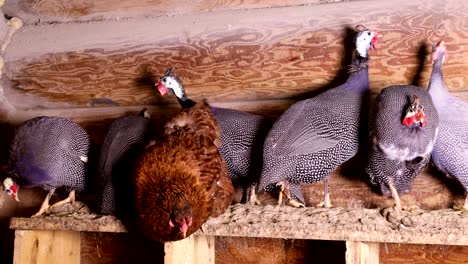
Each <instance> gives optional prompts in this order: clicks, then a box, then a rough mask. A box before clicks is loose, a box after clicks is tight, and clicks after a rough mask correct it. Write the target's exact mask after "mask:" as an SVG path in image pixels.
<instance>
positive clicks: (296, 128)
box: [259, 26, 380, 207]
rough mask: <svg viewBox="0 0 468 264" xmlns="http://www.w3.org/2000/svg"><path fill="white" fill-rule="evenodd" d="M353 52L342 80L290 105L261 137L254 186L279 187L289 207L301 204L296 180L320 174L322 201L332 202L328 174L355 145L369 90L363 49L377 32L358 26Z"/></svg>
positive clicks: (317, 177) (349, 155) (371, 43)
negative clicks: (259, 170) (261, 149)
mask: <svg viewBox="0 0 468 264" xmlns="http://www.w3.org/2000/svg"><path fill="white" fill-rule="evenodd" d="M356 29H357V33H356V38H355V44H356V46H355V54H354V57H353V61H352V63H351V65H350V68H349V71H350V76H349V77H348V79H347V81H346V82H345V83H344V84H342V85H340V86H338V87H336V88H333V89H330V90H328V91H326V92H324V93H322V94H320V95H318V96H315V97H313V98H311V99H307V100H304V101H301V102H298V103H296V104H294V105H293V106H291V107H290V108H289V109H288V110H287V111H286V112H285V113H284V114H283V115H282V116H280V118H279V119H278V120H277V121H276V123H275V124H274V125H273V127H272V129H271V130H270V132H269V133H268V136H267V139H266V141H265V146H264V153H263V160H264V165H263V170H262V174H261V179H260V184H259V189H260V190H261V191H262V190H266V191H272V190H274V189H275V188H276V186H280V187H281V189H282V191H281V192H280V199H279V201H278V203H281V200H282V194H283V193H284V195H286V197H287V198H288V199H289V202H290V203H291V204H292V205H293V206H304V198H303V195H302V192H301V190H300V183H314V182H318V181H320V180H323V179H325V196H324V201H323V205H324V206H326V207H329V206H331V204H330V199H329V195H328V183H327V180H326V178H327V176H328V175H329V174H330V173H331V172H333V171H334V170H335V169H336V168H337V167H338V166H339V165H341V164H342V163H343V162H345V161H347V160H348V159H350V158H352V157H353V156H354V155H355V154H356V153H357V151H358V148H359V124H360V115H361V105H362V103H363V102H362V98H363V97H364V96H365V94H366V93H367V92H368V90H369V78H368V61H369V57H368V54H367V52H368V51H369V49H371V48H372V47H374V45H375V44H376V42H377V40H378V38H379V37H380V34H379V33H377V32H374V31H371V30H368V29H366V28H365V27H364V26H357V27H356Z"/></svg>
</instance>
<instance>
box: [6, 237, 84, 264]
mask: <svg viewBox="0 0 468 264" xmlns="http://www.w3.org/2000/svg"><path fill="white" fill-rule="evenodd" d="M80 243H81V242H80V233H79V232H73V231H52V230H48V231H39V230H35V231H30V230H16V231H15V252H14V260H13V263H15V264H59V263H67V264H68V263H69V264H79V263H80V245H81V244H80Z"/></svg>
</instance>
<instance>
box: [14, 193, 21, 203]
mask: <svg viewBox="0 0 468 264" xmlns="http://www.w3.org/2000/svg"><path fill="white" fill-rule="evenodd" d="M13 199H15V201H17V202H18V203H20V202H21V201H20V199H19V198H18V193H15V194H14V195H13Z"/></svg>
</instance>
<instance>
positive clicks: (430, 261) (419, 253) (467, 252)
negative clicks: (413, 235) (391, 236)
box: [380, 243, 468, 264]
mask: <svg viewBox="0 0 468 264" xmlns="http://www.w3.org/2000/svg"><path fill="white" fill-rule="evenodd" d="M467 256H468V247H466V246H465V247H463V246H447V245H407V244H388V243H383V244H381V245H380V264H404V263H408V261H409V260H411V261H410V262H411V263H413V264H438V263H445V264H462V263H466V262H467V259H468V257H467Z"/></svg>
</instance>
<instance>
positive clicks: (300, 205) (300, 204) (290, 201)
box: [288, 198, 305, 208]
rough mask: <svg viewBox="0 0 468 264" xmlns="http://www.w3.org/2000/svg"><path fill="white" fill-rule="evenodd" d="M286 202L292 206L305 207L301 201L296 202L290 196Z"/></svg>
mask: <svg viewBox="0 0 468 264" xmlns="http://www.w3.org/2000/svg"><path fill="white" fill-rule="evenodd" d="M288 202H289V204H290V205H292V206H294V207H296V208H300V207H303V208H305V205H304V204H303V203H301V202H298V201H296V200H294V199H292V198H291V199H288Z"/></svg>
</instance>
